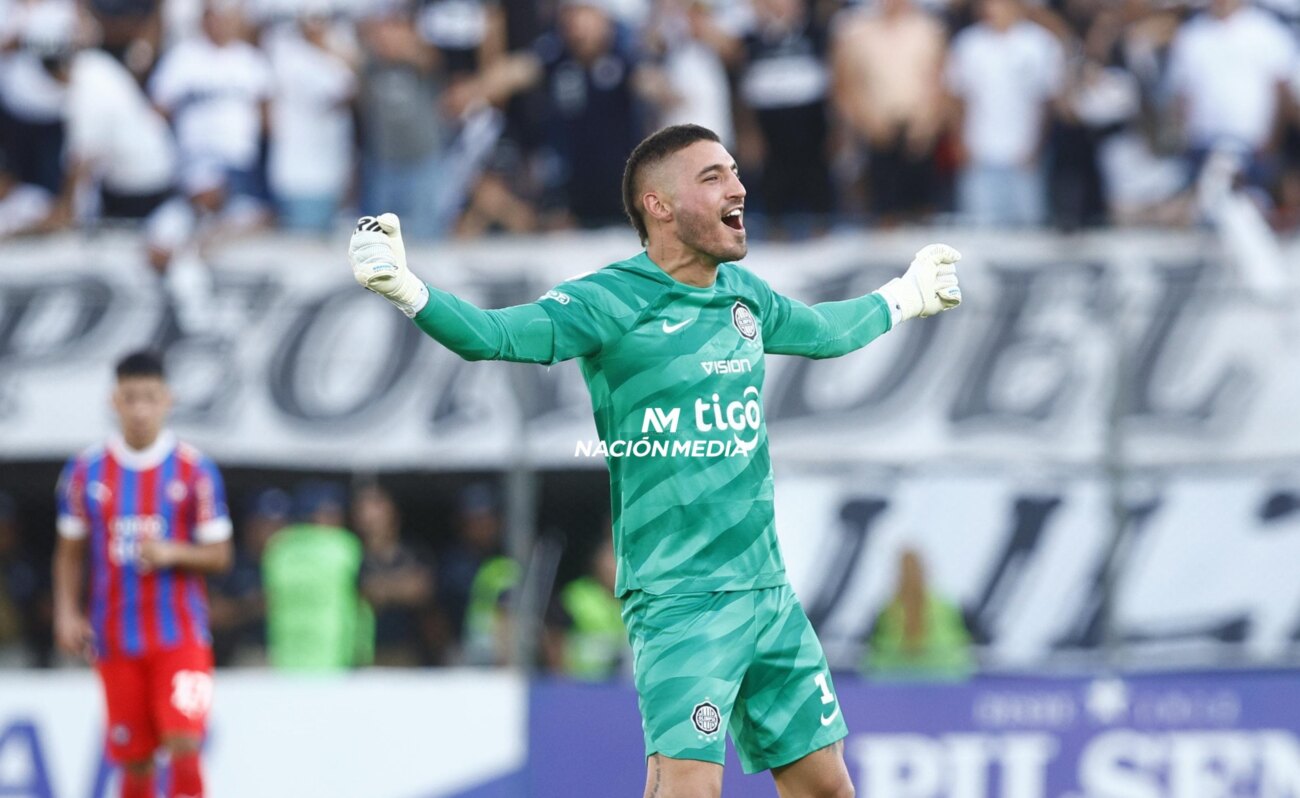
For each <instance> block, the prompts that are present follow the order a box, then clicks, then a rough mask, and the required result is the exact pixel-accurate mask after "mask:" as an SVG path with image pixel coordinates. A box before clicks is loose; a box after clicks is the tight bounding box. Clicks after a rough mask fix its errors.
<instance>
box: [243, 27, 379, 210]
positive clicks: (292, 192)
mask: <svg viewBox="0 0 1300 798" xmlns="http://www.w3.org/2000/svg"><path fill="white" fill-rule="evenodd" d="M313 5H314V4H306V3H304V4H303V5H302V7H301V9H300V12H299V13H300V17H299V19H298V20H297V21H296V22H295V23H294V24H293V25H291V26H283V27H281V28H278V29H276V30H275V31H273V32H271V33H270V34H268V35H267V36H266V38H265V44H266V50H267V55H268V56H269V58H270V62H271V77H272V81H273V84H272V85H273V94H272V100H271V134H270V151H269V156H268V164H267V179H268V182H269V184H270V189H271V195H272V196H273V197H274V198H275V202H276V209H277V211H278V213H279V220H280V225H281V226H282V227H284V228H287V229H290V230H302V231H314V232H328V230H329V228H330V224H331V222H333V220H334V215H335V212H336V211H337V210H338V209H339V205H340V204H341V202H342V201H343V198H344V195H345V194H346V193H347V190H348V186H349V181H350V178H351V176H352V161H353V151H352V150H353V147H352V142H353V129H352V113H351V109H350V106H349V104H350V103H351V101H352V99H353V97H355V96H356V91H357V75H356V65H357V54H356V52H355V50H351V49H349V48H348V47H347V44H346V43H345V42H344V41H342V40H341V39H340V36H339V35H338V33H339V32H338V31H337V30H336V29H335V28H334V27H333V25H332V23H331V22H330V20H329V19H328V17H327V16H325V14H324V13H323V12H324V11H325V9H324V8H315V7H313Z"/></svg>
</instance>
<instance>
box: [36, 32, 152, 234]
mask: <svg viewBox="0 0 1300 798" xmlns="http://www.w3.org/2000/svg"><path fill="white" fill-rule="evenodd" d="M46 10H47V11H48V12H50V13H48V14H42V15H40V16H35V15H34V16H33V18H32V19H31V20H30V27H29V28H28V31H27V34H26V35H28V36H39V37H40V38H39V41H40V42H41V44H40V47H41V52H42V64H43V66H44V68H45V69H46V70H47V71H48V72H49V74H50V76H51V77H52V78H54V80H55V81H57V82H58V83H59V84H60V85H61V86H64V87H66V92H67V93H66V95H65V110H64V114H65V118H66V120H67V127H66V135H67V138H66V144H67V152H66V158H65V161H64V167H65V170H66V172H65V174H64V185H63V187H62V192H61V193H60V196H59V201H58V205H57V206H56V208H55V210H54V216H53V219H52V220H51V224H52V225H54V226H62V225H67V224H71V223H72V222H74V221H75V220H76V219H78V218H79V217H81V216H82V214H81V213H79V212H78V210H77V208H78V204H79V202H80V201H81V200H82V198H84V197H87V196H88V195H90V194H93V193H95V192H96V191H97V193H98V209H99V215H100V216H102V217H105V218H110V219H129V220H133V221H140V220H143V219H145V218H146V217H148V216H149V215H150V214H152V213H153V212H154V211H156V210H157V209H158V208H159V207H160V206H161V205H162V204H163V203H164V202H166V201H167V199H168V197H170V196H171V194H172V190H173V187H174V184H175V178H176V151H175V147H174V145H173V142H172V137H171V132H170V131H169V130H168V128H167V123H166V121H164V120H163V118H162V117H161V116H159V115H158V113H157V111H155V110H154V109H153V107H152V106H150V104H149V101H148V100H147V99H146V98H145V96H144V92H143V91H141V89H140V86H139V84H138V83H136V80H135V78H134V77H132V75H131V73H130V72H129V71H127V69H126V67H124V66H122V64H121V63H120V62H118V61H117V60H115V59H114V58H113V57H112V56H110V55H108V54H107V53H105V52H104V51H102V50H95V49H82V50H78V48H77V45H76V41H75V37H76V35H77V18H76V15H75V14H74V13H72V12H71V11H70V10H67V11H62V10H59V9H58V7H57V6H47V7H46ZM38 22H39V24H38ZM32 46H34V47H35V46H36V45H35V40H34V41H33V45H32Z"/></svg>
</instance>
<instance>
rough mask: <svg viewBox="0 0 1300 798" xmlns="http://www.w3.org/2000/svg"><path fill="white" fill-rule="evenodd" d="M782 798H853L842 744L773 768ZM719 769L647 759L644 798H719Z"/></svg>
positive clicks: (711, 765) (691, 761)
mask: <svg viewBox="0 0 1300 798" xmlns="http://www.w3.org/2000/svg"><path fill="white" fill-rule="evenodd" d="M772 778H773V779H775V780H776V791H777V794H778V795H780V796H781V798H853V795H854V791H853V782H852V781H850V779H849V770H848V768H847V767H846V766H845V764H844V741H843V740H840V741H839V742H835V743H832V744H830V745H828V746H826V747H825V748H821V749H819V750H817V751H813V752H812V753H811V754H808V755H807V756H805V757H803V758H802V759H798V760H796V761H794V762H791V763H790V764H788V765H785V766H782V767H779V768H773V769H772ZM720 795H722V766H721V765H715V764H714V763H712V762H700V761H698V760H695V759H673V758H672V757H667V756H663V755H662V754H651V755H650V757H649V758H648V759H646V781H645V797H644V798H718V796H720Z"/></svg>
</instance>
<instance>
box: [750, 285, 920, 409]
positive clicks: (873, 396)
mask: <svg viewBox="0 0 1300 798" xmlns="http://www.w3.org/2000/svg"><path fill="white" fill-rule="evenodd" d="M866 274H867V278H864V276H863V275H864V272H863V267H862V266H860V265H859V266H855V267H854V270H853V271H851V272H848V273H846V274H844V275H843V276H840V277H836V278H833V279H830V280H828V281H826V282H825V283H823V284H822V286H821V290H820V291H819V292H818V294H817V296H816V297H813V298H812V300H813V301H814V302H833V301H836V300H841V299H846V298H849V297H850V296H856V295H857V293H858V289H859V287H860V284H861V283H862V281H863V280H864V279H868V278H873V277H874V276H876V275H881V279H880V282H881V283H884V282H885V280H886V279H888V277H884V276H883V275H885V274H889V275H891V276H892V274H893V271H892V270H890V271H888V272H886V270H884V269H876V270H872V271H869V272H866ZM868 282H871V280H870V279H868ZM872 284H874V283H872ZM943 323H944V320H943V319H941V318H939V319H927V320H926V323H925V324H908V325H904V326H901V327H900V328H899V329H898V331H897V332H891V333H890V335H891V336H899V337H901V338H902V341H901V342H900V341H894V345H895V346H896V347H897V349H896V350H895V352H894V356H893V359H892V360H891V361H890V362H889V363H888V364H886V365H885V366H884V367H883V368H882V369H881V374H880V376H879V377H878V378H877V379H876V380H875V381H874V382H873V383H872V384H871V385H869V386H867V387H866V388H864V389H862V390H861V391H860V392H859V393H858V395H856V396H845V397H840V398H841V401H839V402H837V404H836V406H835V407H834V408H827V407H816V406H814V405H813V403H811V402H810V401H809V400H808V395H809V391H808V390H807V388H808V386H809V385H810V384H811V383H813V382H814V381H815V380H816V379H818V373H819V370H821V369H836V368H844V367H845V366H844V364H843V361H841V360H838V359H836V360H830V361H826V362H825V363H822V362H819V361H816V360H809V359H807V358H793V359H791V360H789V361H788V362H786V363H785V364H783V367H782V368H781V369H780V370H779V372H775V373H774V376H775V378H774V379H772V380H771V381H770V382H769V384H768V387H767V388H766V389H765V391H764V396H763V405H764V408H765V411H766V413H767V418H768V419H769V420H773V421H776V420H786V419H796V418H804V417H807V416H814V415H817V416H820V415H825V414H826V413H843V412H849V411H860V410H879V409H882V408H884V407H886V406H891V407H892V406H894V405H895V404H900V403H902V400H903V399H904V398H905V391H904V388H905V387H907V386H908V384H909V383H910V384H915V378H917V377H918V376H919V375H923V374H924V369H922V368H920V366H919V365H918V364H920V363H922V362H924V359H925V358H926V356H927V355H928V354H929V353H930V351H931V349H932V348H933V345H934V342H935V341H936V340H937V339H936V336H937V334H938V332H939V330H940V328H941V327H942V326H943Z"/></svg>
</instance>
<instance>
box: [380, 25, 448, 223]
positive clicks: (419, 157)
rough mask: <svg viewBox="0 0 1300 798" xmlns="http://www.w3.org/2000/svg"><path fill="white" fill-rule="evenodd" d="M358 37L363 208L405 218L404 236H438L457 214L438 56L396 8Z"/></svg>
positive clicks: (442, 77)
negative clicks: (447, 177) (450, 203)
mask: <svg viewBox="0 0 1300 798" xmlns="http://www.w3.org/2000/svg"><path fill="white" fill-rule="evenodd" d="M360 34H361V43H362V46H363V49H364V61H363V65H362V70H361V92H360V95H359V102H358V117H359V121H360V124H361V149H362V164H361V166H362V197H361V211H362V212H363V213H381V212H387V211H391V212H393V213H396V214H397V215H398V216H400V217H402V232H403V234H404V235H407V236H410V237H412V238H436V237H439V236H441V235H443V234H444V233H446V231H447V230H448V229H449V228H450V225H451V223H452V221H453V218H454V214H453V213H451V212H449V211H448V210H447V208H446V207H445V206H446V204H447V201H446V200H444V199H443V197H444V196H445V195H446V192H447V191H448V190H449V189H448V187H447V186H445V184H444V183H443V181H442V180H441V177H442V170H443V154H444V149H445V147H446V145H447V142H448V141H449V139H450V135H451V134H450V127H449V123H448V121H447V120H446V119H445V118H444V117H443V115H442V113H441V110H440V105H441V103H442V99H443V91H444V88H445V86H444V76H443V74H442V72H441V70H440V68H439V64H438V57H437V53H436V51H435V50H434V49H433V48H432V47H430V46H429V45H428V44H426V43H425V42H424V41H422V40H421V39H420V36H419V33H418V32H417V31H416V30H415V26H414V24H413V22H412V20H411V19H410V18H409V16H407V15H406V14H405V13H402V12H400V11H398V10H396V9H391V10H386V11H384V12H381V13H379V14H377V15H376V16H373V17H370V18H368V19H365V20H363V21H362V22H361V24H360Z"/></svg>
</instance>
